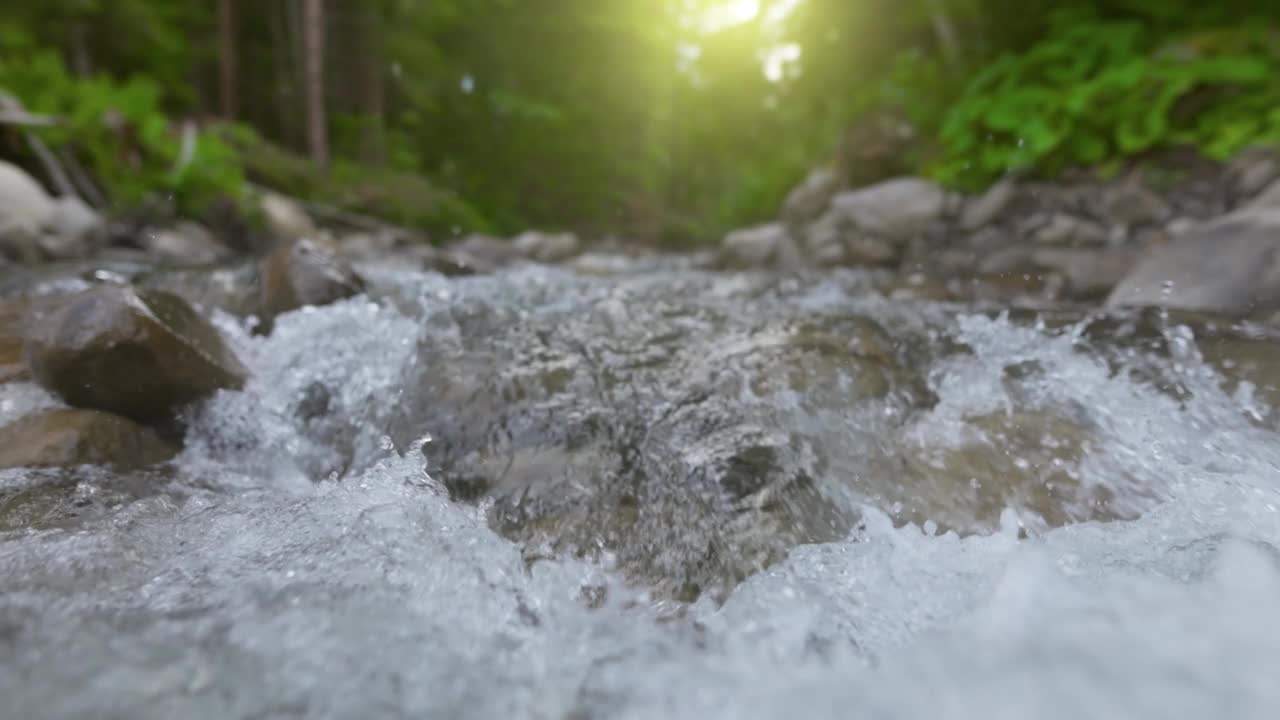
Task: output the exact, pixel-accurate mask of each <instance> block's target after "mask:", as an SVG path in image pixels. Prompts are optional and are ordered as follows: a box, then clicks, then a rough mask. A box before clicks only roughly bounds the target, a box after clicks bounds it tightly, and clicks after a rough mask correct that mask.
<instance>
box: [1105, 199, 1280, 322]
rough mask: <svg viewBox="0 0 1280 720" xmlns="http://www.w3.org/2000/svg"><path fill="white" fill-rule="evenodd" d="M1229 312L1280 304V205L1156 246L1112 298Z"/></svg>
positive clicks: (1224, 219) (1238, 215) (1130, 303)
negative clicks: (1279, 206)
mask: <svg viewBox="0 0 1280 720" xmlns="http://www.w3.org/2000/svg"><path fill="white" fill-rule="evenodd" d="M1107 304H1108V305H1111V306H1141V305H1156V306H1163V307H1169V308H1178V309H1183V310H1198V311H1203V312H1215V313H1222V314H1228V315H1243V314H1248V313H1251V312H1256V311H1267V310H1274V309H1277V308H1280V209H1274V208H1259V209H1246V210H1241V211H1238V212H1234V213H1231V214H1229V215H1225V216H1223V217H1221V218H1219V219H1218V220H1215V221H1213V222H1209V223H1205V224H1204V225H1200V226H1198V227H1196V228H1193V229H1190V230H1188V231H1186V232H1184V233H1182V234H1180V235H1178V236H1176V237H1175V238H1174V239H1173V240H1171V241H1170V242H1169V243H1168V244H1166V245H1162V246H1158V247H1155V248H1153V249H1152V250H1151V251H1150V252H1149V253H1148V254H1147V256H1146V257H1145V258H1144V259H1142V260H1141V261H1140V262H1139V263H1138V264H1137V266H1136V267H1135V268H1134V269H1133V271H1132V272H1130V273H1129V274H1128V275H1127V276H1126V277H1125V278H1124V279H1123V280H1122V281H1120V283H1119V284H1118V285H1117V286H1116V288H1115V290H1113V291H1112V292H1111V295H1110V297H1108V298H1107Z"/></svg>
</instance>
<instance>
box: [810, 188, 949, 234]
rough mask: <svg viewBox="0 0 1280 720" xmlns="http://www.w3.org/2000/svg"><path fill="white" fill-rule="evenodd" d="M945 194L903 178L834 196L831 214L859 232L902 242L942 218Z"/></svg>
mask: <svg viewBox="0 0 1280 720" xmlns="http://www.w3.org/2000/svg"><path fill="white" fill-rule="evenodd" d="M946 205H947V194H946V193H945V192H944V191H943V190H942V188H940V187H938V186H937V185H935V184H934V183H932V182H929V181H928V180H923V179H921V178H913V177H905V178H897V179H894V180H886V181H885V182H882V183H878V184H876V185H871V186H869V187H865V188H862V189H861V190H853V191H850V192H844V193H840V194H838V195H836V196H835V197H833V198H832V199H831V210H830V212H833V213H837V214H839V215H840V216H841V217H843V218H846V219H848V220H849V221H850V222H852V223H853V224H854V226H855V227H857V228H858V229H859V230H862V231H863V232H865V233H867V234H870V235H873V236H875V237H880V238H884V239H886V240H894V241H903V240H908V239H910V238H912V237H914V236H917V235H920V234H922V233H924V232H925V231H926V230H927V229H928V228H929V226H930V225H931V224H933V223H934V222H936V221H937V220H939V219H941V218H942V215H943V213H944V211H945V210H946Z"/></svg>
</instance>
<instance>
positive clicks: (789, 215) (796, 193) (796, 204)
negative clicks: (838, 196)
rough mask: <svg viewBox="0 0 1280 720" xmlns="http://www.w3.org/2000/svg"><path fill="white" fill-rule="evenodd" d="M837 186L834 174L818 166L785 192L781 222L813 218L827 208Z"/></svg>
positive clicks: (791, 223)
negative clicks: (802, 180)
mask: <svg viewBox="0 0 1280 720" xmlns="http://www.w3.org/2000/svg"><path fill="white" fill-rule="evenodd" d="M838 187H839V180H838V179H837V178H836V174H835V173H834V172H832V171H831V170H830V169H828V168H819V169H817V170H814V171H813V172H811V173H809V175H808V177H806V178H805V179H804V182H802V183H800V184H799V185H797V186H796V187H795V188H793V189H792V190H791V192H789V193H787V197H786V199H785V200H783V202H782V212H781V216H782V220H783V222H785V223H788V224H790V225H801V224H804V223H807V222H809V221H811V220H814V219H815V218H817V217H818V216H819V215H821V214H822V213H823V211H825V210H826V209H827V206H828V205H829V204H830V203H831V197H832V196H833V195H835V193H836V189H837V188H838Z"/></svg>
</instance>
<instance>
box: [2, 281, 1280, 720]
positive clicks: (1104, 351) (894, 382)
mask: <svg viewBox="0 0 1280 720" xmlns="http://www.w3.org/2000/svg"><path fill="white" fill-rule="evenodd" d="M374 285H375V286H376V288H377V289H376V290H375V291H374V292H373V293H372V297H371V298H363V297H362V298H358V299H354V300H349V301H345V302H343V303H339V304H336V305H332V306H328V307H324V308H316V309H307V310H304V311H299V312H296V313H293V314H290V315H287V316H284V317H282V318H280V319H279V320H278V322H277V324H276V327H275V330H274V332H273V333H272V335H271V336H270V337H265V338H264V337H259V336H255V335H253V334H251V333H250V332H249V331H248V330H247V329H246V328H245V326H244V325H243V324H242V323H241V322H240V321H238V320H236V319H234V318H232V317H231V316H228V315H218V316H217V319H218V322H219V324H220V325H221V326H222V327H223V329H224V330H225V331H226V332H227V334H228V336H229V337H230V338H231V339H232V341H233V342H234V343H235V345H236V347H237V349H238V351H239V353H240V355H241V356H242V358H243V360H244V361H245V364H246V365H247V366H248V367H250V368H252V370H253V372H254V377H253V380H252V381H251V383H250V385H249V387H247V388H246V389H245V390H244V391H243V392H238V393H224V394H221V395H219V396H217V397H215V398H214V399H212V400H211V401H210V402H208V403H207V404H206V405H205V406H204V407H201V408H198V409H195V410H193V412H192V415H191V417H190V418H189V429H188V431H187V445H186V449H185V451H184V453H183V454H182V455H181V456H180V457H179V458H178V460H177V461H175V463H173V465H172V466H170V467H165V468H159V469H156V470H154V471H149V472H147V473H141V474H135V475H131V476H128V477H119V476H115V475H113V474H111V473H110V472H108V471H105V470H101V469H94V468H81V469H75V470H69V471H57V472H54V471H40V472H36V471H30V470H25V471H21V470H20V471H5V472H3V473H2V474H0V488H4V489H6V490H7V491H9V495H8V496H7V497H9V498H10V499H9V500H7V501H6V502H7V503H8V505H7V506H6V507H7V509H6V510H0V514H2V513H8V514H9V515H10V517H9V518H8V519H6V518H5V517H3V516H0V521H3V524H2V525H0V706H2V707H3V709H4V712H3V716H4V717H12V718H70V717H94V718H174V717H183V718H293V717H299V718H300V717H308V718H313V717H315V718H373V717H406V718H407V717H413V718H426V717H432V718H435V717H439V718H491V717H510V718H525V717H528V718H574V719H579V718H582V719H585V718H708V717H724V718H794V717H805V718H808V717H833V718H834V717H841V718H843V717H867V718H921V717H936V718H982V719H983V720H991V719H994V718H1071V719H1073V720H1074V719H1075V718H1210V717H1212V718H1272V717H1275V716H1276V713H1277V712H1280V683H1277V682H1276V681H1275V677H1276V671H1277V670H1278V669H1280V620H1278V619H1277V617H1278V616H1280V613H1277V609H1278V608H1280V550H1277V547H1280V488H1278V480H1280V444H1277V442H1276V436H1275V430H1274V429H1273V427H1274V424H1273V421H1272V417H1271V411H1270V409H1269V405H1268V404H1267V400H1268V395H1267V392H1266V391H1267V389H1268V388H1267V387H1265V383H1264V382H1262V381H1260V380H1259V377H1264V376H1265V374H1266V372H1265V371H1266V367H1265V363H1266V360H1267V358H1269V357H1271V356H1269V355H1268V354H1267V351H1268V349H1269V348H1270V346H1271V345H1272V341H1271V340H1270V339H1268V338H1267V337H1265V332H1264V333H1262V335H1261V336H1260V335H1259V334H1258V333H1257V332H1255V333H1254V334H1253V335H1250V334H1249V333H1247V332H1244V331H1242V330H1239V329H1234V330H1231V331H1230V332H1226V331H1225V330H1222V329H1220V328H1219V329H1216V330H1215V328H1214V327H1213V326H1205V325H1200V324H1192V325H1184V324H1180V323H1179V322H1177V321H1176V320H1171V319H1167V318H1163V317H1162V316H1160V314H1158V313H1151V312H1147V313H1133V314H1127V315H1119V316H1108V317H1098V316H1096V315H1094V316H1086V315H1084V314H1082V313H1080V312H1077V311H1055V312H1046V313H1043V314H1039V313H1034V312H1029V311H1021V312H1015V313H1001V312H998V311H991V310H989V309H986V308H975V307H952V306H941V305H933V304H917V303H891V302H888V301H885V300H883V299H881V298H879V297H878V296H877V295H875V294H873V293H870V292H868V290H867V287H866V282H865V279H864V278H860V277H858V276H855V275H840V274H836V275H825V276H813V277H790V278H777V277H762V276H749V275H740V276H712V275H704V274H700V273H696V272H692V271H687V270H681V269H678V268H664V267H653V268H648V269H647V270H646V271H644V272H633V273H630V274H627V275H620V276H611V277H596V278H590V277H581V276H572V275H569V274H567V273H563V272H559V271H553V270H547V269H525V270H517V271H511V272H507V273H504V274H500V275H496V276H490V277H479V278H467V279H453V280H447V279H444V278H441V277H438V276H434V275H418V274H410V273H390V272H386V271H383V272H382V273H380V274H378V277H377V282H375V283H374ZM1255 330H1259V329H1257V328H1255ZM1261 330H1265V328H1263V329H1261ZM1215 333H1217V334H1215ZM797 338H799V340H797ZM833 342H834V343H837V344H838V347H837V348H836V350H835V351H833V350H832V349H831V346H832V343H833ZM846 343H847V345H846ZM876 343H881V344H882V345H883V347H872V348H868V347H867V346H868V345H875V344H876ZM815 348H816V350H815ZM844 356H856V357H858V358H859V359H858V360H857V362H856V363H853V364H850V363H849V362H847V361H846V360H839V362H835V363H834V364H832V362H829V360H830V358H831V357H844ZM1211 356H1212V357H1211ZM1259 357H1261V358H1262V360H1261V361H1258V360H1257V358H1259ZM1275 357H1280V355H1276V356H1275ZM1210 360H1213V362H1210ZM1259 362H1261V363H1262V367H1261V370H1259V367H1260V366H1259V365H1258V363H1259ZM1250 363H1253V365H1252V367H1253V369H1254V370H1255V371H1259V372H1261V375H1257V374H1255V375H1248V374H1247V373H1244V374H1241V373H1234V374H1232V373H1230V372H1228V374H1229V375H1232V377H1230V378H1228V377H1225V376H1224V375H1223V374H1222V370H1223V369H1224V368H1225V369H1226V370H1228V371H1232V370H1238V369H1240V368H1242V367H1245V366H1248V365H1249V364H1250ZM690 398H696V401H695V400H691V399H690ZM53 403H54V401H53V400H52V399H51V398H49V397H48V396H45V395H44V394H43V393H41V392H40V391H39V390H38V389H36V388H34V387H32V386H26V385H9V386H4V387H2V388H0V414H2V415H3V417H0V420H7V419H9V418H11V417H15V416H18V415H21V414H22V413H23V412H26V411H28V410H29V409H31V408H33V407H38V406H41V405H47V404H53ZM432 435H434V437H431V436H432ZM495 457H497V458H500V459H501V458H505V465H503V466H502V469H501V471H494V470H492V468H493V467H494V462H495V461H494V458H495ZM476 475H479V476H484V478H485V481H486V484H483V485H482V487H480V488H478V489H475V488H472V489H473V490H474V492H470V493H469V491H468V488H469V487H470V486H469V485H466V483H465V482H463V481H464V480H466V479H467V478H470V477H472V476H476ZM742 483H746V484H747V485H748V487H745V488H740V487H739V485H740V484H742ZM761 486H763V487H761ZM15 492H16V494H15ZM726 495H727V496H730V497H729V498H728V499H727V500H726V499H725V498H724V497H722V496H726ZM13 498H19V499H23V502H25V503H26V506H25V509H22V508H19V509H15V507H17V505H16V504H15V503H17V502H18V501H17V500H14V499H13ZM773 498H781V500H776V501H775V500H773ZM735 503H736V504H735ZM744 503H745V504H747V505H750V504H751V503H755V505H752V506H751V507H750V508H747V509H744ZM637 505H638V507H637ZM766 506H768V507H766ZM619 507H621V508H624V509H626V512H625V513H624V512H622V511H620V510H619V509H618V508H619ZM529 508H533V509H532V510H530V509H529ZM652 508H657V510H655V511H653V512H650V510H651V509H652ZM777 508H781V509H777ZM517 511H518V512H517ZM522 513H523V514H522ZM13 517H18V518H22V521H21V522H17V521H14V520H13V519H12V518H13ZM636 518H640V519H639V520H637V519H636ZM744 523H745V529H744ZM619 527H622V528H623V529H622V531H619V530H618V528H619ZM780 537H783V538H785V541H784V542H782V545H781V546H779V545H778V544H777V543H776V542H773V541H774V540H776V539H777V538H780ZM566 538H567V540H566ZM706 545H709V546H710V547H712V549H713V550H714V551H715V552H714V553H711V554H708V552H709V551H706V550H705V548H704V546H706ZM708 568H710V569H708ZM691 588H692V589H691ZM694 598H696V600H695V599H694Z"/></svg>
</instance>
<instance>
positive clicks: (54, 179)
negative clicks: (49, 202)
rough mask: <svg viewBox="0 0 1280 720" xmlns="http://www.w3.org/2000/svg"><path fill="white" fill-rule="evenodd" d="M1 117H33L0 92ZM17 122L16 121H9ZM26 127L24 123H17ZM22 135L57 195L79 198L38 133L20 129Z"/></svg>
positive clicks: (14, 100)
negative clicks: (55, 189)
mask: <svg viewBox="0 0 1280 720" xmlns="http://www.w3.org/2000/svg"><path fill="white" fill-rule="evenodd" d="M2 117H27V118H29V117H33V116H31V115H29V113H27V111H26V110H25V109H24V108H23V107H22V103H21V102H18V98H16V97H14V96H12V95H7V94H3V93H0V118H2ZM11 124H17V123H11ZM19 127H26V125H19ZM21 132H22V136H23V137H24V138H25V139H26V141H27V146H28V147H30V148H31V152H32V153H34V154H35V156H36V158H37V159H39V160H40V164H41V165H43V166H44V170H45V173H46V174H48V176H49V182H51V183H53V185H54V187H56V188H57V189H58V194H59V195H66V196H69V197H74V198H76V199H80V193H78V192H76V188H75V185H72V184H71V180H70V179H68V178H67V173H66V170H64V169H63V167H62V163H60V162H58V158H57V156H56V155H54V154H53V151H52V150H50V149H49V146H48V145H45V143H44V141H43V140H41V139H40V137H39V136H38V135H36V134H35V133H33V132H31V131H30V130H22V131H21Z"/></svg>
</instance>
